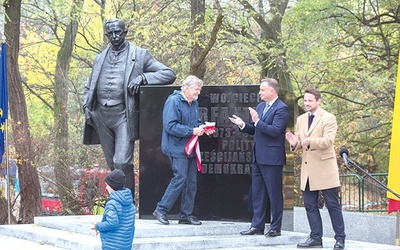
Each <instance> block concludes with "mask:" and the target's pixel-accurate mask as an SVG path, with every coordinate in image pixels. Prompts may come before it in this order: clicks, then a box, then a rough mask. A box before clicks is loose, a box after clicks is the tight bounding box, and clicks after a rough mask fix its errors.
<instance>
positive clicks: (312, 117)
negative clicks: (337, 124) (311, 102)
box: [308, 115, 315, 128]
mask: <svg viewBox="0 0 400 250" xmlns="http://www.w3.org/2000/svg"><path fill="white" fill-rule="evenodd" d="M314 117H315V115H310V116H309V117H308V128H310V127H311V123H312V122H313V120H314Z"/></svg>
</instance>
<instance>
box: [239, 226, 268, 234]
mask: <svg viewBox="0 0 400 250" xmlns="http://www.w3.org/2000/svg"><path fill="white" fill-rule="evenodd" d="M240 234H241V235H255V234H257V235H261V234H264V230H262V229H257V228H254V227H251V228H250V229H249V230H247V231H242V232H240Z"/></svg>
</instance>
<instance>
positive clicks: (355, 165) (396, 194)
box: [348, 159, 400, 199]
mask: <svg viewBox="0 0 400 250" xmlns="http://www.w3.org/2000/svg"><path fill="white" fill-rule="evenodd" d="M348 162H349V163H350V164H351V165H353V166H354V167H356V168H357V169H358V170H360V171H361V172H362V173H363V174H365V175H366V176H368V177H369V178H371V179H372V180H374V181H375V182H376V183H378V184H379V186H381V187H382V188H383V189H385V190H386V191H388V192H390V193H392V194H393V195H394V196H396V197H397V198H399V199H400V194H398V193H396V192H394V191H393V190H391V189H390V188H388V187H387V186H386V185H385V184H383V183H382V182H380V181H379V180H377V179H376V178H375V177H373V176H372V175H370V174H369V173H368V172H367V171H365V170H364V169H362V168H361V167H360V166H358V165H357V164H356V163H355V162H354V161H352V160H350V159H348ZM349 170H350V168H349ZM350 171H351V170H350Z"/></svg>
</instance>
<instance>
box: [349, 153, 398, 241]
mask: <svg viewBox="0 0 400 250" xmlns="http://www.w3.org/2000/svg"><path fill="white" fill-rule="evenodd" d="M347 161H348V162H349V163H350V164H351V165H353V166H354V167H355V168H357V169H358V170H360V171H361V172H362V173H363V174H365V175H366V176H368V177H369V178H371V179H372V180H374V181H375V182H376V183H378V184H379V186H381V187H382V188H383V189H385V190H386V191H388V192H390V193H392V194H393V195H394V196H396V197H397V198H399V199H400V195H399V194H398V193H396V192H394V191H393V190H391V189H390V188H388V187H387V186H386V185H385V184H383V183H382V182H380V181H378V180H377V179H376V178H375V177H373V176H372V175H370V174H369V173H367V171H365V170H364V169H362V168H361V167H360V166H358V165H357V164H356V163H355V162H354V161H352V160H350V159H347ZM343 162H344V161H343ZM345 166H346V168H347V169H348V170H350V171H351V172H354V171H352V170H351V169H350V167H349V166H348V164H345ZM399 238H400V211H399V210H397V212H396V242H395V244H396V246H400V240H399Z"/></svg>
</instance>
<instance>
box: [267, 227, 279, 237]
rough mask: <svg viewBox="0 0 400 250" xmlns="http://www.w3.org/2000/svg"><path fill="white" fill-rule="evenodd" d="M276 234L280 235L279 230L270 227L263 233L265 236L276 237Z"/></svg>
mask: <svg viewBox="0 0 400 250" xmlns="http://www.w3.org/2000/svg"><path fill="white" fill-rule="evenodd" d="M276 236H281V230H273V229H271V230H269V231H268V232H267V233H266V234H265V237H276Z"/></svg>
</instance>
